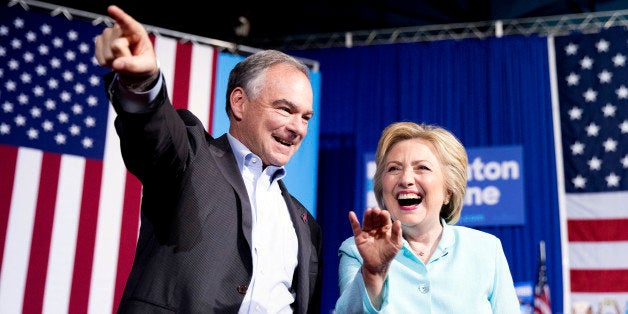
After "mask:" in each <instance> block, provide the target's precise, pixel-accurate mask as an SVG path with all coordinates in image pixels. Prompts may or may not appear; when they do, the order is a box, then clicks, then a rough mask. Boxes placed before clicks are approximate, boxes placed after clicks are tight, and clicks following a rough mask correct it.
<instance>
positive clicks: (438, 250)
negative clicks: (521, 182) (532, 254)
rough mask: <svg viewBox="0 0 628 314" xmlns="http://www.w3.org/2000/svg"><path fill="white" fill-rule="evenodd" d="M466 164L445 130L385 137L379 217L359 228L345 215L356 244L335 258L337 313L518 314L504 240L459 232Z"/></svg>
mask: <svg viewBox="0 0 628 314" xmlns="http://www.w3.org/2000/svg"><path fill="white" fill-rule="evenodd" d="M467 163H468V161H467V153H466V150H465V148H464V147H463V145H462V144H461V143H460V141H459V140H458V139H457V138H456V137H455V136H454V135H453V134H452V133H450V132H449V131H447V130H445V129H443V128H441V127H438V126H435V125H426V124H416V123H413V122H396V123H393V124H391V125H389V126H388V127H386V128H385V129H384V131H383V132H382V135H381V137H380V139H379V143H378V145H377V151H376V170H375V176H374V194H375V198H376V199H377V203H378V205H379V207H377V206H376V207H371V208H367V209H366V210H365V211H364V217H363V220H362V225H360V222H359V221H358V218H357V216H356V214H355V213H354V212H350V213H349V221H350V223H351V228H352V230H353V237H350V238H348V239H346V240H345V241H344V242H343V243H342V244H341V246H340V249H339V252H340V265H339V279H338V280H339V286H340V293H341V294H340V297H339V298H338V300H337V302H336V312H337V313H376V312H378V311H381V312H386V313H402V312H407V311H408V310H409V309H412V311H418V312H422V311H426V312H443V313H464V312H473V313H508V314H510V313H512V314H515V313H519V311H520V310H519V300H518V298H517V295H516V293H515V287H514V284H513V280H512V276H511V274H510V268H509V266H508V262H507V261H506V257H505V255H504V252H503V249H502V246H501V242H500V240H499V239H498V238H496V237H495V236H493V235H491V234H488V233H485V232H481V231H478V230H475V229H471V228H467V227H463V226H455V223H456V222H457V221H458V219H459V217H460V211H461V210H462V206H463V199H464V195H465V190H466V183H467ZM469 276H471V277H472V278H469ZM462 277H465V278H468V279H469V280H466V281H464V282H461V281H460V280H459V278H462ZM417 291H419V293H418V295H417ZM364 292H366V293H364ZM443 292H445V293H443Z"/></svg>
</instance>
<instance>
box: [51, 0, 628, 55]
mask: <svg viewBox="0 0 628 314" xmlns="http://www.w3.org/2000/svg"><path fill="white" fill-rule="evenodd" d="M44 2H46V3H50V4H57V5H60V6H65V7H68V8H72V9H77V10H81V11H87V12H92V13H96V14H101V15H105V14H107V11H106V8H107V6H108V5H109V4H116V5H118V6H120V7H121V8H122V9H123V10H125V11H127V12H128V13H130V14H131V15H132V16H133V17H135V18H136V19H137V20H138V21H140V22H141V23H143V24H146V25H151V26H158V27H160V28H165V29H169V30H174V31H178V32H183V33H188V34H193V35H198V36H202V37H207V38H212V39H219V40H224V41H229V42H237V43H239V44H244V45H248V46H251V47H256V48H278V46H276V45H277V43H278V42H281V39H282V38H286V37H289V36H295V35H308V34H324V33H336V32H346V31H358V30H373V29H389V28H398V27H407V26H423V25H435V24H452V23H468V22H480V21H492V20H508V19H520V18H530V17H541V16H554V15H563V14H579V13H589V12H600V11H614V10H623V9H628V0H598V1H594V0H378V1H376V0H367V1H357V0H308V1H298V0H297V1H259V0H257V1H254V0H241V1H221V2H215V1H214V2H210V1H191V0H177V1H169V2H166V3H167V4H165V5H164V4H160V2H158V1H153V0H109V1H105V0H50V1H44ZM240 16H245V17H247V19H248V20H249V21H250V31H249V34H248V36H246V37H242V36H237V35H236V33H235V31H234V29H235V27H236V26H238V25H239V21H238V18H239V17H240ZM269 39H272V40H269Z"/></svg>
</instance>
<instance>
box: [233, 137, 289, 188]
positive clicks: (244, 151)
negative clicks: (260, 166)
mask: <svg viewBox="0 0 628 314" xmlns="http://www.w3.org/2000/svg"><path fill="white" fill-rule="evenodd" d="M227 139H228V140H229V145H231V149H232V150H233V155H234V157H235V159H236V162H237V163H238V169H240V173H242V172H243V171H244V168H245V167H248V166H247V164H248V162H247V161H250V160H251V159H252V158H257V159H258V160H259V161H260V162H261V161H262V159H261V158H259V156H257V155H255V154H253V152H251V150H250V149H248V148H247V147H246V146H244V144H242V142H240V141H239V140H238V139H237V138H235V137H233V135H231V134H229V133H227ZM265 171H266V173H267V174H268V176H269V177H270V178H271V181H276V180H280V179H282V178H283V177H285V176H286V169H285V168H284V167H283V166H282V167H277V166H268V167H266V170H265Z"/></svg>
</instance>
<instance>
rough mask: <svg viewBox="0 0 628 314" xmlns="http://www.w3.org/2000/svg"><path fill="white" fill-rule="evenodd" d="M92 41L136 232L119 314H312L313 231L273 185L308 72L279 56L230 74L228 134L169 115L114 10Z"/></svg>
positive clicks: (307, 107) (304, 96)
mask: <svg viewBox="0 0 628 314" xmlns="http://www.w3.org/2000/svg"><path fill="white" fill-rule="evenodd" d="M108 13H109V15H110V16H111V17H112V18H113V19H114V20H115V22H116V23H115V25H114V26H113V27H110V28H107V29H105V30H104V31H103V32H102V33H101V34H100V35H99V36H98V37H97V39H96V49H95V51H96V53H95V54H96V59H97V60H98V62H99V63H100V64H101V65H103V66H107V67H109V68H111V69H112V70H113V72H111V73H110V74H109V75H107V76H106V80H105V81H106V90H107V95H108V97H109V99H110V100H111V102H112V104H113V106H114V109H115V110H116V113H117V118H116V121H115V126H116V131H117V133H118V135H119V137H120V145H121V151H122V156H123V158H124V162H125V164H126V166H127V168H128V169H129V171H131V172H132V173H133V174H134V175H135V176H137V177H138V178H139V180H140V181H141V182H142V185H143V198H142V223H141V229H140V235H139V239H138V243H137V249H136V256H135V261H134V263H133V269H132V271H131V274H130V276H129V278H128V280H127V284H126V287H125V290H124V295H123V297H122V301H121V303H120V305H119V308H118V310H119V312H120V313H172V312H177V313H237V312H239V313H293V312H294V313H318V312H319V311H320V309H319V306H320V297H321V291H320V289H321V278H322V276H321V268H322V263H321V261H320V257H321V230H320V226H319V225H318V223H317V222H316V221H315V219H314V217H312V216H311V215H310V213H309V212H308V211H307V209H306V208H304V206H303V205H302V204H301V203H299V201H298V200H297V199H295V198H294V197H293V196H292V195H290V194H289V193H288V191H287V189H286V187H285V185H284V184H283V182H282V181H281V178H282V177H283V176H284V175H285V169H284V168H283V166H284V165H285V164H286V163H287V162H288V161H289V159H290V158H291V157H292V155H293V154H294V153H295V152H296V151H297V149H298V148H299V145H300V143H301V141H302V140H303V138H304V136H305V134H306V133H307V122H308V120H309V119H310V118H311V117H312V115H313V111H312V99H313V95H312V88H311V84H310V82H309V76H308V69H307V67H306V66H305V65H303V64H302V63H301V62H299V61H298V60H296V59H294V58H292V57H290V56H287V55H285V54H283V53H281V52H278V51H273V50H267V51H261V52H258V53H255V54H253V55H251V56H249V57H248V58H246V59H245V60H243V61H242V62H240V63H239V64H238V65H236V67H235V68H234V69H233V70H232V72H231V74H230V76H229V83H228V84H229V85H228V87H227V104H226V109H227V113H228V115H229V119H230V127H229V132H228V134H224V135H222V136H220V137H218V138H213V137H212V136H210V135H209V134H208V133H207V132H206V130H205V128H204V126H203V125H202V123H201V122H200V121H199V120H198V119H197V118H196V117H195V116H194V115H193V114H192V113H191V112H189V111H187V110H175V109H174V108H173V106H172V104H171V103H170V100H169V97H168V93H167V91H166V88H165V84H164V83H163V82H162V80H163V78H162V76H161V72H160V70H159V68H158V63H157V59H156V56H155V53H154V50H153V46H152V43H151V41H150V39H149V37H148V34H147V32H146V30H145V29H144V28H143V27H142V26H141V24H140V23H138V22H137V21H135V20H134V19H133V18H132V17H131V16H129V15H127V14H126V13H125V12H123V11H122V10H121V9H119V8H118V7H116V6H110V7H109V8H108Z"/></svg>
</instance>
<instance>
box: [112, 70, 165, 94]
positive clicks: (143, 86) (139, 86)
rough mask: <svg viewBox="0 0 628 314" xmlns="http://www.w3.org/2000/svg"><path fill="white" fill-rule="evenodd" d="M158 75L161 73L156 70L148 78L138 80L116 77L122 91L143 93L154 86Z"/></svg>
mask: <svg viewBox="0 0 628 314" xmlns="http://www.w3.org/2000/svg"><path fill="white" fill-rule="evenodd" d="M160 73H161V72H160V71H159V70H157V71H156V72H155V73H153V74H152V75H151V76H149V77H148V78H140V79H138V78H134V77H129V76H121V75H118V81H119V83H120V85H121V86H122V88H124V89H127V90H129V91H132V92H145V91H147V90H149V89H151V88H152V87H153V86H154V85H155V83H156V82H157V79H158V78H159V74H160Z"/></svg>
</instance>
